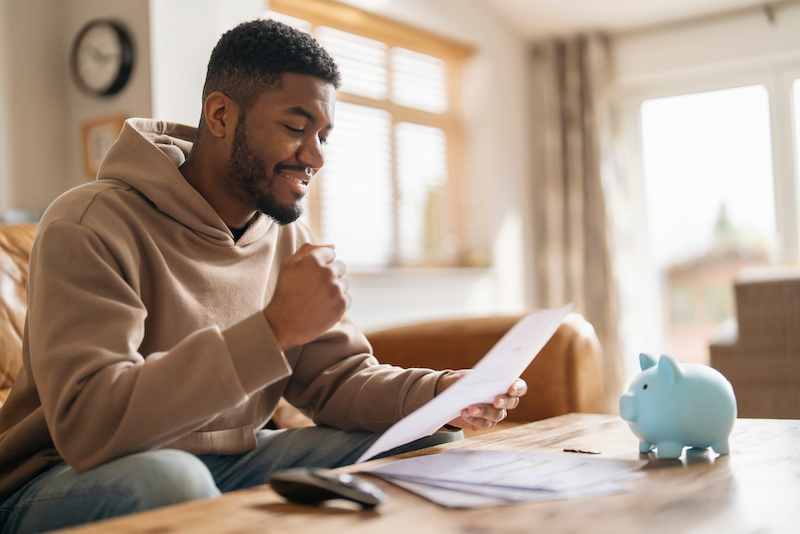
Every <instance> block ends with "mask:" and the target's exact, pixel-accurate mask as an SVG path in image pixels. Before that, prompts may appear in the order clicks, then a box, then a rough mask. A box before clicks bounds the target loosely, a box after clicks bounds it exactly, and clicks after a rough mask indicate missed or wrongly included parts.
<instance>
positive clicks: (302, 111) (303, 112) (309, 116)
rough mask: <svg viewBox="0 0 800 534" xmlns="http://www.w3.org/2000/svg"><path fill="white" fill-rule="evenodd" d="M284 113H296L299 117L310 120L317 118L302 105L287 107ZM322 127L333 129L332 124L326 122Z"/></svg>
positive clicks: (315, 120) (313, 120) (314, 120)
mask: <svg viewBox="0 0 800 534" xmlns="http://www.w3.org/2000/svg"><path fill="white" fill-rule="evenodd" d="M285 113H288V114H290V115H297V116H299V117H304V118H306V119H308V120H310V121H311V122H317V118H316V117H315V116H314V114H313V113H311V112H310V111H308V110H307V109H305V108H303V107H302V106H295V107H293V108H289V109H287V110H286V111H285ZM323 129H324V130H333V124H328V125H327V126H325V128H323Z"/></svg>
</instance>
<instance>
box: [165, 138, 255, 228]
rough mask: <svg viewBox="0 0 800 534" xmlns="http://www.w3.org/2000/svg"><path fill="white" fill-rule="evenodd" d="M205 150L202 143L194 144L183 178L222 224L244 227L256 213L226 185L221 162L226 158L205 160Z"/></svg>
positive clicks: (183, 171) (183, 166)
mask: <svg viewBox="0 0 800 534" xmlns="http://www.w3.org/2000/svg"><path fill="white" fill-rule="evenodd" d="M205 154H206V151H205V150H204V147H203V146H202V144H201V142H200V140H198V141H197V142H196V143H195V146H194V148H193V149H192V151H191V153H190V154H189V156H188V157H187V158H186V161H185V162H184V163H183V165H181V167H180V171H181V174H183V177H184V178H185V179H186V181H187V182H189V185H191V186H192V187H194V188H195V189H196V190H197V192H198V193H200V194H201V195H202V196H203V198H205V199H206V202H208V203H209V204H210V205H211V207H212V208H214V211H216V212H217V214H218V215H219V216H220V218H221V219H222V221H223V222H224V223H225V224H226V225H227V226H228V227H231V228H240V227H242V226H245V225H246V224H247V223H248V222H250V220H251V219H252V218H253V216H254V215H255V213H256V212H255V210H253V209H248V208H247V207H245V206H243V205H242V203H241V202H239V200H238V199H237V198H236V197H235V195H233V194H232V191H231V189H230V186H229V185H228V184H227V183H226V180H225V178H224V177H225V174H226V172H227V171H226V169H225V166H224V164H220V163H218V162H220V161H227V160H226V159H224V158H222V157H220V156H217V157H204V156H205Z"/></svg>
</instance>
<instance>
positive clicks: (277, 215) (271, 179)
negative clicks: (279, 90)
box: [227, 117, 303, 226]
mask: <svg viewBox="0 0 800 534" xmlns="http://www.w3.org/2000/svg"><path fill="white" fill-rule="evenodd" d="M244 123H245V120H244V117H242V119H241V120H240V121H239V124H237V125H236V131H235V132H234V135H233V148H232V151H231V159H230V161H229V162H228V176H227V179H228V183H229V184H230V185H231V186H233V188H234V191H236V192H237V194H238V196H239V198H240V200H242V202H244V203H246V204H254V205H255V208H256V209H257V210H258V211H260V212H261V213H263V214H264V215H267V216H268V217H271V218H272V219H273V220H274V221H275V222H277V223H278V224H280V225H281V226H284V225H287V224H289V223H293V222H294V221H296V220H297V219H298V217H300V215H302V213H303V209H302V207H301V206H300V198H301V197H300V196H298V197H297V201H296V202H294V203H291V204H282V203H281V202H279V201H278V199H276V198H275V195H273V194H272V187H273V185H274V183H275V178H276V174H277V173H278V171H280V165H276V166H275V169H273V171H274V172H273V173H272V174H267V167H266V165H265V164H264V160H263V159H261V158H260V157H259V156H258V154H256V153H255V151H253V150H251V149H250V145H249V143H248V139H247V133H246V132H245V128H244ZM264 184H266V186H267V188H266V191H264V189H263V188H262V187H261V186H262V185H264Z"/></svg>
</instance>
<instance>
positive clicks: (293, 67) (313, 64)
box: [201, 19, 342, 124]
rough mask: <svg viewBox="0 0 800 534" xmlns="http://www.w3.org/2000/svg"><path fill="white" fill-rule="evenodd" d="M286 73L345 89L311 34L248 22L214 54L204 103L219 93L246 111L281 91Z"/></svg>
mask: <svg viewBox="0 0 800 534" xmlns="http://www.w3.org/2000/svg"><path fill="white" fill-rule="evenodd" d="M287 72H290V73H294V74H309V75H311V76H316V77H317V78H320V79H322V80H325V81H326V82H328V83H330V84H331V85H333V86H334V87H335V88H336V89H338V88H339V87H340V86H341V84H342V77H341V74H340V73H339V68H338V67H337V66H336V62H335V61H334V60H333V58H332V57H331V56H330V55H329V54H328V53H327V52H326V51H325V49H323V48H322V46H321V45H320V44H319V43H318V42H317V41H316V40H315V39H314V38H313V37H311V36H310V35H309V34H307V33H305V32H302V31H300V30H297V29H295V28H292V27H291V26H288V25H286V24H283V23H281V22H278V21H276V20H271V19H257V20H253V21H250V22H243V23H241V24H239V25H238V26H236V27H235V28H233V29H231V30H228V31H227V32H225V33H224V34H223V35H222V37H220V39H219V41H218V42H217V44H216V46H215V47H214V50H213V51H212V52H211V59H209V61H208V70H207V71H206V82H205V85H204V86H203V101H204V102H205V99H206V98H207V97H208V95H209V94H211V93H212V92H214V91H220V92H222V93H224V94H225V95H227V96H228V97H230V98H232V99H233V100H235V101H236V102H237V103H238V104H239V105H240V106H242V108H243V110H244V111H247V110H249V109H250V107H251V106H252V105H253V104H254V103H255V101H256V99H257V98H258V96H259V95H260V94H261V93H263V92H264V91H267V90H270V89H276V88H279V86H280V82H281V76H282V75H283V74H284V73H287ZM202 122H203V119H202V118H201V124H202Z"/></svg>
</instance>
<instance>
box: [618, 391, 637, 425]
mask: <svg viewBox="0 0 800 534" xmlns="http://www.w3.org/2000/svg"><path fill="white" fill-rule="evenodd" d="M636 408H637V403H636V397H634V396H633V395H632V394H630V393H626V394H625V395H623V396H622V397H620V398H619V415H620V416H622V418H623V419H624V420H626V421H636V418H637V417H638V413H637V412H638V410H637V409H636Z"/></svg>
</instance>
